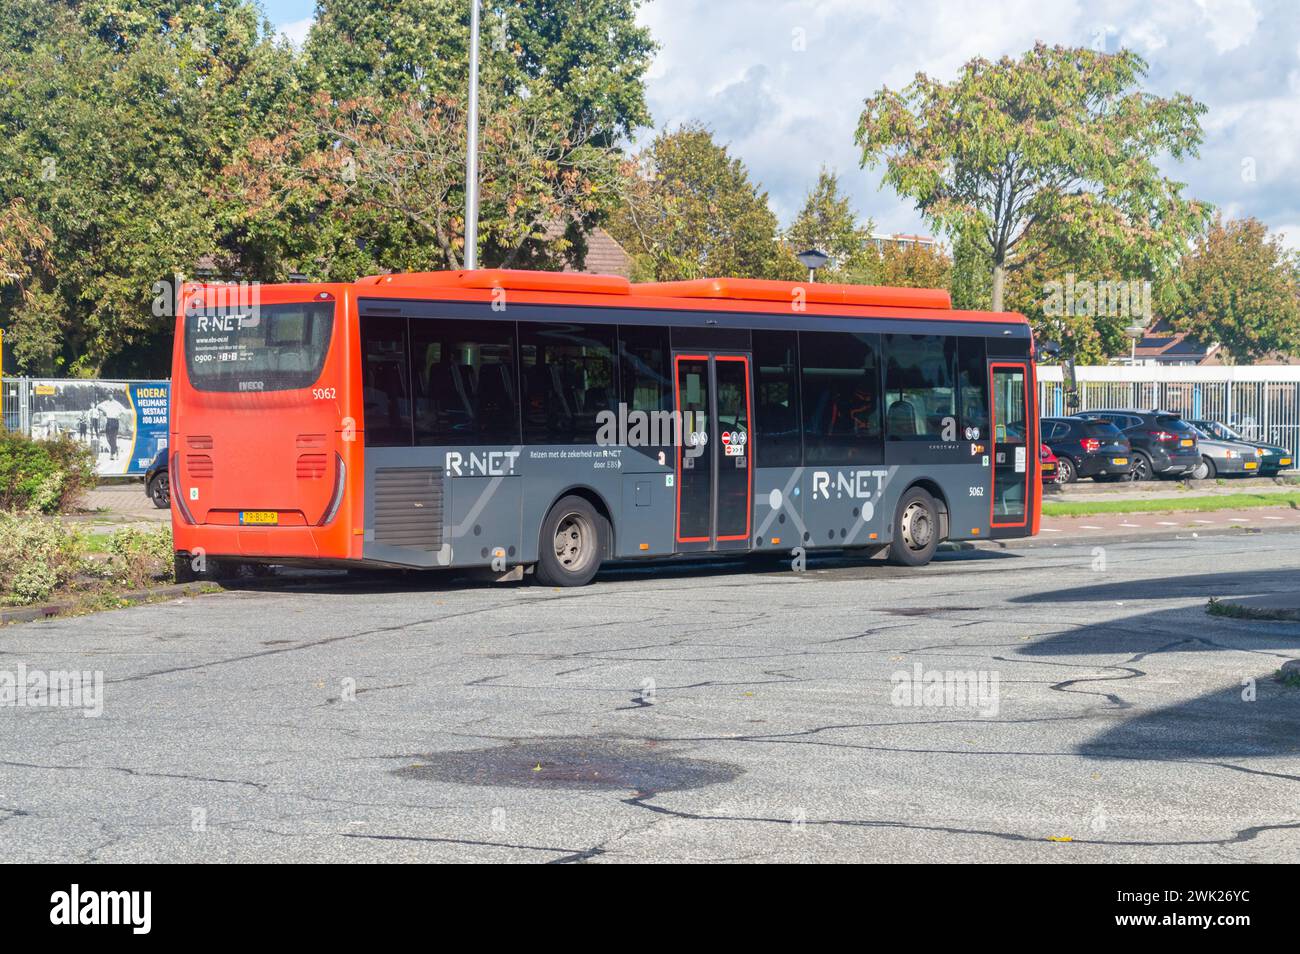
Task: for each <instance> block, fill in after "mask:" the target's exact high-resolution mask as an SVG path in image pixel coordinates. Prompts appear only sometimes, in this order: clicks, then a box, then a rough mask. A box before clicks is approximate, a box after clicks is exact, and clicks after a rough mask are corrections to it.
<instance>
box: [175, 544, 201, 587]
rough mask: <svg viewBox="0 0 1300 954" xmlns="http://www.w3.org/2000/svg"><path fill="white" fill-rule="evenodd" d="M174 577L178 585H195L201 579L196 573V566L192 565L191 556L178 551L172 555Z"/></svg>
mask: <svg viewBox="0 0 1300 954" xmlns="http://www.w3.org/2000/svg"><path fill="white" fill-rule="evenodd" d="M172 570H173V572H172V575H173V576H174V577H175V578H176V582H177V583H193V582H194V581H195V580H197V579H198V578H199V575H198V573H196V572H194V566H193V565H192V564H191V563H190V555H189V554H188V553H181V552H180V551H176V552H175V553H173V554H172Z"/></svg>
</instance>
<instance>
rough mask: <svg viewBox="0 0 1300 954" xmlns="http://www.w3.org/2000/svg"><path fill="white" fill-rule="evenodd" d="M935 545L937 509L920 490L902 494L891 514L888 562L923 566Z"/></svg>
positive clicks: (929, 498) (928, 496) (937, 541)
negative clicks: (896, 508)
mask: <svg viewBox="0 0 1300 954" xmlns="http://www.w3.org/2000/svg"><path fill="white" fill-rule="evenodd" d="M938 545H939V508H938V506H936V504H935V502H934V498H933V497H931V496H930V495H929V494H928V493H926V492H925V490H923V489H922V488H920V487H913V488H912V489H910V490H909V491H907V493H905V494H903V499H902V500H900V501H899V502H898V510H897V511H896V512H895V514H894V539H893V540H891V541H890V544H889V562H890V563H892V564H894V565H895V566H925V565H926V564H927V563H929V562H930V560H931V559H932V558H933V557H934V551H935V548H936V547H938Z"/></svg>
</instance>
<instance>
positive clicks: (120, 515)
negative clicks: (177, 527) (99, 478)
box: [82, 483, 171, 523]
mask: <svg viewBox="0 0 1300 954" xmlns="http://www.w3.org/2000/svg"><path fill="white" fill-rule="evenodd" d="M82 506H83V507H84V508H85V509H86V511H88V512H87V514H86V515H85V516H86V518H87V519H92V520H94V521H95V522H96V523H100V522H102V521H104V520H108V521H111V522H115V523H140V522H142V521H143V522H150V523H162V522H165V521H168V520H170V519H171V511H170V510H159V509H158V508H157V507H155V506H154V505H153V501H152V500H150V499H149V498H148V497H146V496H145V493H144V484H143V483H130V484H108V485H101V486H99V487H96V488H95V489H94V490H92V491H90V492H89V493H87V494H86V496H85V498H83V500H82Z"/></svg>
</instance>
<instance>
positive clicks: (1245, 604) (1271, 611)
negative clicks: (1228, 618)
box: [1215, 593, 1300, 623]
mask: <svg viewBox="0 0 1300 954" xmlns="http://www.w3.org/2000/svg"><path fill="white" fill-rule="evenodd" d="M1215 602H1217V603H1218V604H1219V605H1220V606H1226V607H1231V608H1232V609H1236V610H1240V611H1242V613H1243V614H1244V615H1243V616H1242V617H1241V618H1243V619H1248V620H1254V621H1258V622H1269V621H1276V622H1282V623H1287V622H1300V595H1297V594H1295V593H1264V594H1260V595H1258V596H1226V597H1219V599H1218V600H1216V601H1215Z"/></svg>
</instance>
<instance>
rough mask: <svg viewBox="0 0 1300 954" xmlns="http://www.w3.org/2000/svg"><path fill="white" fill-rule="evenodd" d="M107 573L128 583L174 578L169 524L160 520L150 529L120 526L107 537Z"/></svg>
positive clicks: (144, 585) (149, 583)
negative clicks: (159, 522) (160, 522)
mask: <svg viewBox="0 0 1300 954" xmlns="http://www.w3.org/2000/svg"><path fill="white" fill-rule="evenodd" d="M108 552H109V554H110V558H109V574H110V576H111V577H112V578H113V579H114V580H116V581H117V582H118V583H122V584H125V585H127V586H132V587H146V586H151V585H153V584H155V583H158V582H160V581H165V582H167V583H171V582H173V580H174V576H173V573H174V565H173V563H172V528H171V525H170V524H161V525H159V526H157V527H154V528H152V529H150V530H139V529H136V528H134V527H123V528H121V529H120V530H118V531H117V532H115V533H114V534H113V536H112V537H111V538H110V539H109V541H108Z"/></svg>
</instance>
